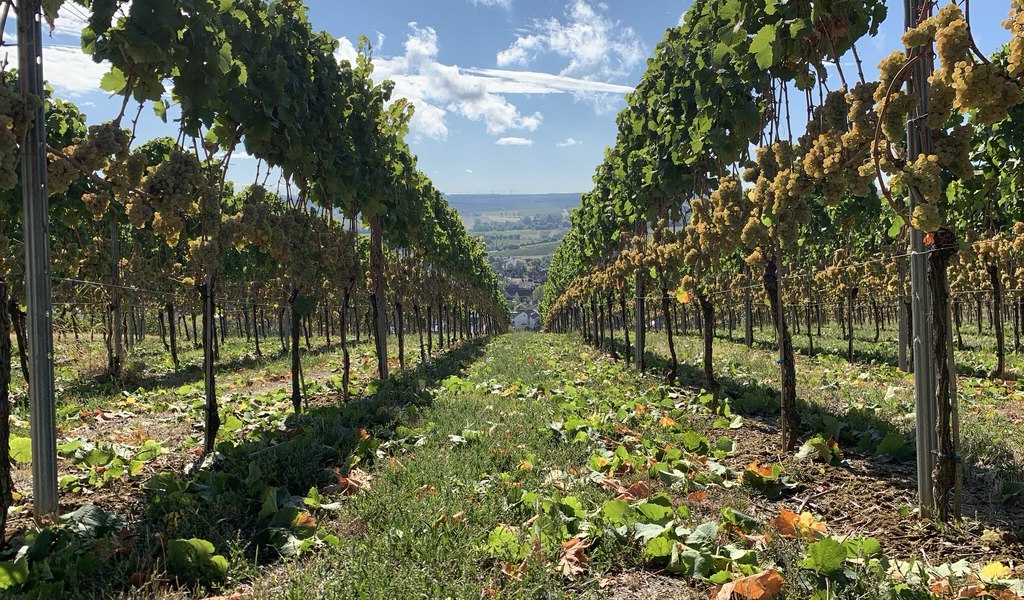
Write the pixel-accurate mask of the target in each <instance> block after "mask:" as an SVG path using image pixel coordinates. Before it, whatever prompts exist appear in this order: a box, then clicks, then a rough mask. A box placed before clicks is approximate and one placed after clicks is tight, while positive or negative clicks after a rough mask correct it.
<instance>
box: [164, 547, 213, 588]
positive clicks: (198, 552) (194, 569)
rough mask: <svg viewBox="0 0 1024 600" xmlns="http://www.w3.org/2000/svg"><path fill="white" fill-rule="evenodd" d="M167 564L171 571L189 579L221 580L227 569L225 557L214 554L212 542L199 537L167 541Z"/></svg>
mask: <svg viewBox="0 0 1024 600" xmlns="http://www.w3.org/2000/svg"><path fill="white" fill-rule="evenodd" d="M167 566H168V567H169V569H170V571H171V572H172V573H174V574H175V575H177V576H178V577H181V578H183V579H186V580H189V581H203V582H208V581H217V580H221V579H223V578H224V576H225V575H227V571H228V561H227V559H226V558H224V557H223V556H220V555H218V554H214V547H213V544H212V543H210V542H208V541H206V540H203V539H199V538H190V539H187V540H186V539H175V540H170V541H168V542H167Z"/></svg>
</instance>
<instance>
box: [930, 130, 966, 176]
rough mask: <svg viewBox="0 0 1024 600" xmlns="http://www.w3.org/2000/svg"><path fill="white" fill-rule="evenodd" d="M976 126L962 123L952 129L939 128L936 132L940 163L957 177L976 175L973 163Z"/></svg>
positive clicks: (936, 146) (936, 150) (936, 147)
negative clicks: (972, 153)
mask: <svg viewBox="0 0 1024 600" xmlns="http://www.w3.org/2000/svg"><path fill="white" fill-rule="evenodd" d="M973 138H974V127H972V126H971V125H970V124H968V123H960V124H958V125H956V126H954V127H953V128H952V129H951V130H949V131H946V130H944V129H938V130H936V131H935V132H934V140H935V154H936V156H937V157H938V162H939V165H940V166H941V167H942V168H944V169H946V170H947V171H949V172H950V173H951V174H952V175H953V176H954V177H956V178H957V179H968V178H970V177H972V176H973V175H974V165H973V164H971V149H972V147H973V144H972V142H973Z"/></svg>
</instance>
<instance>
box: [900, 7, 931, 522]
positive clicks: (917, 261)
mask: <svg viewBox="0 0 1024 600" xmlns="http://www.w3.org/2000/svg"><path fill="white" fill-rule="evenodd" d="M904 4H905V10H906V22H905V24H906V27H907V29H912V28H914V27H916V26H917V24H918V17H919V16H920V15H921V12H922V11H923V10H926V8H925V7H926V6H927V5H928V4H929V3H928V2H927V0H904ZM924 52H925V56H924V57H923V58H922V59H921V60H918V61H917V62H916V63H915V65H914V68H913V73H912V75H911V79H910V88H911V89H910V93H911V94H914V95H915V96H916V97H917V99H918V106H917V110H915V111H912V112H911V114H910V120H909V122H908V127H907V150H908V159H909V160H911V161H913V160H916V158H917V156H918V155H919V154H921V153H931V151H932V139H931V137H932V135H931V130H930V128H929V127H928V126H927V125H925V122H924V118H923V117H924V115H926V114H927V113H928V77H929V76H931V74H932V71H933V70H934V68H935V55H934V53H933V52H932V48H931V47H928V48H925V49H924ZM919 117H920V118H919ZM921 203H922V198H921V195H920V192H919V191H918V189H917V188H914V187H911V188H910V210H911V212H913V210H914V208H915V207H916V206H917V205H918V204H921ZM924 234H925V232H923V231H919V230H918V229H915V228H911V230H910V251H911V257H910V293H911V312H912V313H913V327H914V405H915V410H916V416H917V495H918V501H919V504H920V508H921V515H922V516H930V515H931V514H932V511H933V509H934V507H935V499H934V495H933V493H932V470H933V469H934V468H935V448H936V433H935V419H936V416H935V415H936V406H935V361H934V359H933V356H932V355H933V354H934V350H933V344H932V329H931V310H932V299H931V296H930V294H929V289H928V256H927V255H926V254H924V250H925V245H924Z"/></svg>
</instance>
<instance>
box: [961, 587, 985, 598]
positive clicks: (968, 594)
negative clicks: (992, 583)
mask: <svg viewBox="0 0 1024 600" xmlns="http://www.w3.org/2000/svg"><path fill="white" fill-rule="evenodd" d="M984 593H985V586H983V585H969V586H967V587H965V588H961V589H960V591H959V592H957V595H956V597H957V598H977V597H978V596H981V595H983V594H984Z"/></svg>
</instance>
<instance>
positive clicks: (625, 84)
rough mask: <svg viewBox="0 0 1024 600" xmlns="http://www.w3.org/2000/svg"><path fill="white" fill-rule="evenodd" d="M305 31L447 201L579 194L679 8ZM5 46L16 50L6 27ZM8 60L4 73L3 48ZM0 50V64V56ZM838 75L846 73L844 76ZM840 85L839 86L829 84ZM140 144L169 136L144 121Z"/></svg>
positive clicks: (370, 11) (91, 72)
mask: <svg viewBox="0 0 1024 600" xmlns="http://www.w3.org/2000/svg"><path fill="white" fill-rule="evenodd" d="M307 5H308V6H309V9H310V10H309V16H310V19H311V20H312V22H313V25H314V27H316V28H318V29H323V30H326V31H328V32H330V33H331V34H332V35H333V36H334V37H335V38H337V39H338V40H339V44H340V48H339V52H338V54H339V57H349V56H352V55H353V54H354V44H355V41H356V39H357V37H358V36H359V35H366V36H367V37H368V38H370V40H371V41H372V42H373V44H374V56H375V62H376V63H377V75H379V76H380V77H387V78H390V79H394V80H395V81H396V83H397V88H396V90H397V93H398V94H400V95H403V96H406V97H408V98H410V99H411V100H412V101H413V103H414V104H415V105H416V107H417V113H416V117H415V118H414V121H413V127H412V133H411V136H410V140H409V141H410V144H411V146H412V149H413V151H414V152H415V153H416V154H417V155H418V156H419V164H420V168H421V169H422V170H423V171H424V172H425V173H427V175H429V176H430V177H431V178H432V179H433V181H434V183H435V185H437V187H438V188H439V189H440V190H442V191H444V192H446V193H509V192H514V193H546V192H581V191H585V190H587V189H589V188H590V186H591V176H592V174H593V171H594V168H595V166H596V165H598V164H599V163H600V162H601V159H602V156H603V151H604V147H605V146H607V145H610V144H613V143H614V141H615V114H616V113H617V112H618V111H619V109H621V108H622V106H623V105H624V101H623V96H624V94H625V93H626V92H627V91H628V90H629V89H630V88H631V86H633V85H635V84H636V83H637V82H638V81H639V79H640V75H641V73H642V71H643V68H644V65H645V62H646V59H647V57H648V56H649V55H650V54H651V52H652V50H653V48H654V46H655V44H657V42H658V41H659V40H660V39H661V37H662V34H663V32H664V30H665V29H666V28H667V27H670V26H673V25H675V24H677V23H678V22H679V19H680V16H681V15H682V14H683V12H684V11H685V9H686V7H687V6H688V5H689V2H681V1H679V0H674V1H670V0H605V1H604V2H601V1H599V0H430V1H425V0H372V1H370V2H358V3H357V2H349V1H345V0H308V1H307ZM889 5H890V11H891V14H890V17H889V19H888V21H887V22H886V25H885V27H884V28H883V31H882V32H881V34H880V35H879V37H878V38H876V39H875V40H869V41H865V42H863V43H861V44H859V49H860V51H861V57H862V58H863V60H864V62H865V67H866V71H867V72H868V76H869V77H871V76H873V73H874V65H875V64H876V63H877V62H878V60H879V59H880V58H881V57H882V56H884V55H885V54H887V53H888V52H890V51H891V50H892V49H894V48H896V47H897V46H898V45H899V34H900V32H901V31H902V23H903V17H902V6H903V2H899V1H897V0H889ZM1008 10H1009V1H1008V0H986V2H984V3H975V5H974V7H973V11H974V14H973V20H974V22H973V27H974V30H975V36H976V37H977V39H978V42H979V45H980V46H981V48H982V50H984V51H985V52H989V51H991V50H994V49H995V48H996V47H998V45H999V44H1001V43H1003V42H1004V41H1005V40H1006V39H1007V38H1008V32H1006V31H1005V30H1004V29H1002V28H1001V27H1000V26H999V22H1000V20H1001V19H1003V18H1004V17H1005V16H1006V14H1007V11H1008ZM84 14H85V11H84V9H81V8H77V7H74V6H69V7H68V8H66V9H64V10H63V12H62V17H63V18H61V19H59V20H58V22H57V29H56V30H55V31H54V32H53V34H52V35H51V36H50V37H49V39H48V42H47V48H46V50H45V65H44V69H45V75H46V77H47V79H48V80H50V82H51V84H52V85H53V86H54V87H55V89H56V90H57V93H58V95H61V96H63V97H67V98H69V99H71V100H73V101H74V102H76V103H77V104H78V105H79V106H80V107H81V108H82V109H83V110H84V111H85V112H86V114H87V115H88V117H89V121H90V122H91V123H95V122H100V121H103V120H105V119H109V118H111V117H112V116H113V115H114V114H116V112H117V110H118V108H119V104H118V102H117V101H115V100H111V99H110V98H109V97H108V96H107V94H105V93H103V92H101V91H100V90H99V79H100V77H101V76H102V75H103V73H104V71H105V68H104V67H103V66H102V65H94V64H92V62H91V61H90V59H89V58H88V57H85V56H83V55H82V54H81V52H80V51H79V50H78V41H77V36H78V31H79V30H80V28H81V25H82V19H81V16H82V15H84ZM6 29H7V31H6V34H5V39H6V40H7V41H9V42H13V40H14V33H13V32H14V25H13V23H9V24H8V25H7V28H6ZM4 50H6V51H8V52H10V56H9V58H8V60H9V62H11V63H12V64H16V61H17V59H16V55H15V54H14V52H13V51H12V50H11V49H7V48H5V49H4ZM4 50H0V56H2V52H3V51H4ZM849 72H851V73H852V72H854V71H853V69H852V66H851V67H850V71H849ZM835 85H836V86H837V85H838V82H836V83H835ZM144 112H145V113H146V116H145V117H144V118H143V119H142V121H141V123H140V127H139V136H140V138H142V139H146V138H149V137H154V136H157V135H162V134H165V133H172V126H169V125H164V124H163V123H161V122H160V121H159V120H157V119H156V118H155V117H153V116H152V115H151V114H150V112H149V111H148V110H147V111H144ZM255 169H256V161H255V160H252V159H249V158H244V157H243V158H242V159H241V160H236V161H235V162H234V165H233V167H232V173H231V177H232V179H235V180H236V181H239V182H247V181H252V179H253V177H254V175H255Z"/></svg>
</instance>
